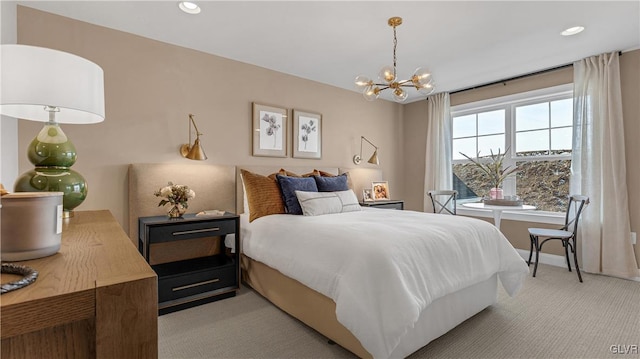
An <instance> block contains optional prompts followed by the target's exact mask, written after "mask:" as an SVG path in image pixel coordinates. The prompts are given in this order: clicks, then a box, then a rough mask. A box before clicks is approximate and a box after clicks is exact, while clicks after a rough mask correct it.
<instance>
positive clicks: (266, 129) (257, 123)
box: [251, 102, 288, 157]
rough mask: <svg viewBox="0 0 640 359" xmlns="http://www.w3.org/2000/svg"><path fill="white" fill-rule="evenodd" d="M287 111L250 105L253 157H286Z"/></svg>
mask: <svg viewBox="0 0 640 359" xmlns="http://www.w3.org/2000/svg"><path fill="white" fill-rule="evenodd" d="M287 119H288V110H287V109H286V108H281V107H276V106H269V105H263V104H260V103H256V102H253V103H252V126H251V134H252V135H251V136H252V139H253V141H252V142H253V153H252V154H253V155H254V156H263V157H287V136H288V126H287V123H288V121H287Z"/></svg>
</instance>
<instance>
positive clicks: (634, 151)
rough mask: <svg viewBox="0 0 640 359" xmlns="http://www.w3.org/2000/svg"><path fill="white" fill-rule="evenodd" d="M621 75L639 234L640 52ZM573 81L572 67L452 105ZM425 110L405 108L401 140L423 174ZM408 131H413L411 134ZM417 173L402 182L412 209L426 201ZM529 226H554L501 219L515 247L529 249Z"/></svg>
mask: <svg viewBox="0 0 640 359" xmlns="http://www.w3.org/2000/svg"><path fill="white" fill-rule="evenodd" d="M620 73H621V81H622V107H623V109H622V110H623V117H624V130H625V139H626V141H625V146H626V153H627V158H626V163H627V185H628V192H629V212H630V216H631V230H632V231H634V232H640V156H638V154H639V153H640V141H637V140H635V139H637V138H640V101H638V99H639V98H640V50H635V51H631V52H626V53H624V54H623V55H622V56H621V57H620ZM572 81H573V68H572V67H566V68H563V69H559V70H556V71H552V72H548V73H544V74H539V75H536V76H529V77H526V78H522V79H518V80H514V81H508V82H505V83H501V84H496V85H492V86H487V87H482V88H478V89H475V90H469V91H464V92H459V93H456V94H452V95H451V106H455V105H460V104H463V103H469V102H474V101H480V100H485V99H489V98H494V97H500V96H506V95H510V94H514V93H519V92H524V91H530V90H535V89H540V88H545V87H551V86H556V85H561V84H566V83H571V82H572ZM426 108H427V106H426V103H425V102H424V101H422V102H416V103H412V104H409V105H406V106H405V109H404V113H405V116H404V118H403V121H404V128H405V132H406V133H407V134H411V135H407V136H405V138H404V150H405V153H411V158H412V159H411V161H412V162H413V163H416V165H417V167H421V170H422V171H424V160H425V157H424V150H422V151H419V150H418V149H419V148H424V146H426V128H427V123H426V122H427V118H426V115H425V114H426ZM411 129H413V130H414V131H413V132H412V131H411ZM419 172H420V169H418V168H416V170H415V173H414V175H412V176H407V177H406V178H405V181H404V183H405V193H406V196H407V198H411V201H410V208H411V209H420V208H422V205H423V203H424V199H425V197H424V193H425V189H424V183H423V178H422V177H420V176H418V175H419ZM408 207H409V206H408ZM532 225H535V226H536V227H550V228H554V227H556V226H546V225H541V224H533V223H529V222H520V221H510V220H503V221H502V226H501V229H502V231H503V232H504V233H505V235H506V236H507V237H508V238H509V240H510V241H511V243H512V244H513V245H514V246H515V247H516V248H520V249H526V250H529V236H528V232H527V228H528V227H531V226H532ZM637 248H638V246H637V245H636V246H635V248H634V249H635V253H636V258H637V259H638V262H639V263H640V250H638V249H637ZM543 249H544V251H545V252H548V253H552V254H563V252H562V247H561V246H552V245H550V246H549V248H547V247H546V246H545V247H544V248H543Z"/></svg>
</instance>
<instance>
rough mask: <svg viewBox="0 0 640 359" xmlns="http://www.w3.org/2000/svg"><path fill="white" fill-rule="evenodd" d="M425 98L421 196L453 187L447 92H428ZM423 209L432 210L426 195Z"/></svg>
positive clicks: (449, 112) (449, 114) (449, 110)
mask: <svg viewBox="0 0 640 359" xmlns="http://www.w3.org/2000/svg"><path fill="white" fill-rule="evenodd" d="M427 101H428V103H427V121H428V125H427V151H426V159H425V170H424V188H425V193H423V196H426V192H427V191H430V190H439V189H453V179H452V177H453V174H452V172H453V169H452V167H451V166H452V162H451V158H452V157H451V156H452V153H451V152H452V151H451V145H452V143H451V141H452V140H451V136H452V131H451V109H450V105H449V93H448V92H446V93H438V94H435V95H433V96H429V98H428V100H427ZM424 211H425V212H432V211H433V208H432V205H431V201H430V200H428V197H425V201H424Z"/></svg>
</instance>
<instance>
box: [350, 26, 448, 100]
mask: <svg viewBox="0 0 640 359" xmlns="http://www.w3.org/2000/svg"><path fill="white" fill-rule="evenodd" d="M387 23H388V24H389V26H391V27H393V67H391V66H385V67H383V68H382V69H381V70H380V72H379V73H378V80H379V82H380V83H376V82H373V80H371V79H369V78H368V77H366V76H362V75H360V76H358V77H356V81H355V83H356V86H358V88H364V89H363V91H362V95H363V96H364V98H365V99H366V100H367V101H373V100H375V99H377V98H378V96H380V93H381V92H382V91H384V90H387V89H391V90H392V91H393V99H394V100H395V101H396V102H403V101H404V100H406V99H407V97H408V96H409V94H408V93H407V91H406V90H405V89H404V88H410V87H413V88H415V89H416V90H418V92H420V93H421V94H423V95H429V94H431V93H432V92H433V90H435V86H434V85H433V83H432V79H431V73H430V72H429V70H427V69H424V68H422V67H419V68H417V69H416V71H415V72H414V73H413V76H411V78H409V79H407V80H398V78H397V77H396V47H397V45H398V39H397V38H396V27H397V26H400V25H401V24H402V18H401V17H392V18H390V19H389V21H388V22H387Z"/></svg>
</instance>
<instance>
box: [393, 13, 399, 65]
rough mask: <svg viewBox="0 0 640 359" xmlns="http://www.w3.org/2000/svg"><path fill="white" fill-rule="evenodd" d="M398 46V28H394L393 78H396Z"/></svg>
mask: <svg viewBox="0 0 640 359" xmlns="http://www.w3.org/2000/svg"><path fill="white" fill-rule="evenodd" d="M397 46H398V38H397V37H396V27H395V26H393V77H396V76H397V74H396V47H397Z"/></svg>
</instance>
